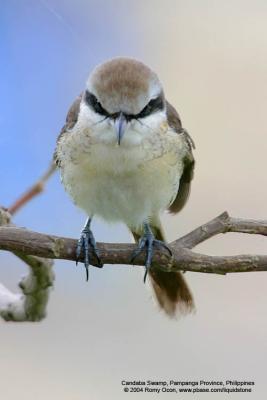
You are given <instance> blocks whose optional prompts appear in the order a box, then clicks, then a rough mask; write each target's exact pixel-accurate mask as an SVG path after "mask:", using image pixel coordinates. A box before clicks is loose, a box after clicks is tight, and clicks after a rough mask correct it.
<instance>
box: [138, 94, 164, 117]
mask: <svg viewBox="0 0 267 400" xmlns="http://www.w3.org/2000/svg"><path fill="white" fill-rule="evenodd" d="M163 107H164V101H163V96H162V95H159V96H158V97H156V98H155V99H151V100H150V102H149V103H148V104H147V105H146V106H145V108H143V110H142V111H141V112H140V113H139V114H138V115H137V116H136V118H144V117H147V116H148V115H150V114H152V113H154V112H156V111H158V110H162V109H163Z"/></svg>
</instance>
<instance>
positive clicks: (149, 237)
mask: <svg viewBox="0 0 267 400" xmlns="http://www.w3.org/2000/svg"><path fill="white" fill-rule="evenodd" d="M143 226H144V233H143V235H142V236H141V238H140V239H139V243H138V246H137V248H136V249H135V250H134V252H133V254H132V257H131V262H133V261H134V259H135V258H136V257H137V256H138V255H139V254H140V253H141V252H142V251H143V250H144V249H146V261H145V269H146V270H145V275H144V282H145V281H146V277H147V273H148V271H149V269H150V267H151V262H152V258H153V252H154V247H163V248H164V249H165V250H167V251H168V252H169V254H170V256H172V251H171V249H170V248H169V247H168V246H167V245H166V243H164V242H162V241H161V240H157V239H155V236H154V235H153V232H152V230H151V228H150V226H149V224H148V223H147V222H144V224H143Z"/></svg>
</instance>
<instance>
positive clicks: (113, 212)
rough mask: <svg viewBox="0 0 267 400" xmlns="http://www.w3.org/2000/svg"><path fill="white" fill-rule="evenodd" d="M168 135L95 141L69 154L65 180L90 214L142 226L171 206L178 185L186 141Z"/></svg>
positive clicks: (68, 189) (65, 166)
mask: <svg viewBox="0 0 267 400" xmlns="http://www.w3.org/2000/svg"><path fill="white" fill-rule="evenodd" d="M176 138H177V134H176ZM176 140H177V139H176ZM164 141H166V140H163V141H161V140H159V141H158V143H157V145H155V143H154V142H150V143H149V141H148V142H146V143H144V144H143V145H142V146H137V147H133V148H123V147H122V146H108V145H105V144H99V143H97V144H93V145H91V146H90V147H88V148H89V150H88V148H86V149H85V150H84V151H83V152H80V154H79V157H74V158H73V157H72V158H71V157H70V156H69V157H68V161H67V160H66V157H65V160H64V161H63V162H62V169H61V176H62V181H63V184H64V186H65V188H66V190H67V192H68V193H69V194H70V196H71V197H72V198H73V200H74V202H75V203H76V204H77V205H78V206H79V207H80V208H82V209H83V210H85V211H86V213H87V214H88V215H98V216H100V217H102V218H103V219H105V220H107V221H123V222H124V223H126V224H127V225H129V226H139V225H140V224H141V223H142V222H143V221H144V220H146V219H147V218H148V217H151V216H154V215H158V214H159V213H160V211H162V210H164V209H165V208H167V206H168V205H169V204H170V203H171V202H172V200H173V199H174V197H175V196H176V194H177V191H178V187H179V179H180V176H181V174H182V170H183V161H182V160H183V154H182V153H183V147H182V146H181V148H179V146H177V143H176V146H173V144H172V145H171V144H170V143H169V144H168V145H167V144H166V143H164ZM76 153H77V151H76ZM70 155H71V153H70Z"/></svg>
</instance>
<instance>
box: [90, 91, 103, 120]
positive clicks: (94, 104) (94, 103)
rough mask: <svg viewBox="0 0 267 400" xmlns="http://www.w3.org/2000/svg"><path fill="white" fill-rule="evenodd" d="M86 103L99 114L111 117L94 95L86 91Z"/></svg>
mask: <svg viewBox="0 0 267 400" xmlns="http://www.w3.org/2000/svg"><path fill="white" fill-rule="evenodd" d="M85 101H86V103H87V104H88V105H89V106H90V107H91V108H92V109H93V110H94V111H95V112H96V113H97V114H100V115H104V116H105V117H108V116H109V113H108V112H107V111H106V110H105V109H104V108H103V107H102V105H101V103H100V102H99V101H98V100H97V98H96V96H95V95H94V94H93V93H90V92H88V91H86V93H85Z"/></svg>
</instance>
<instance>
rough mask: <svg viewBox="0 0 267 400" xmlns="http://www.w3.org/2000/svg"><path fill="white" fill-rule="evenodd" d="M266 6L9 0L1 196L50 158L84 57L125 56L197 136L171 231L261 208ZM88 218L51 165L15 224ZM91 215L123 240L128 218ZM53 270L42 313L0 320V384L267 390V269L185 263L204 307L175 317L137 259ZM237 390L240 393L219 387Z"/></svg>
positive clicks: (72, 223) (13, 394)
mask: <svg viewBox="0 0 267 400" xmlns="http://www.w3.org/2000/svg"><path fill="white" fill-rule="evenodd" d="M266 18H267V3H266V1H264V0H254V1H253V2H252V1H248V0H233V1H227V2H221V1H219V0H203V1H201V2H197V1H191V0H189V1H185V0H165V1H160V0H153V1H152V0H144V1H142V2H141V1H130V0H127V1H123V0H110V1H108V2H107V1H104V0H87V1H86V0H76V1H75V2H74V1H70V0H53V1H52V0H35V1H34V0H21V1H16V0H9V1H7V0H2V1H1V5H0V19H1V20H0V41H1V74H0V79H1V82H0V85H1V100H0V101H1V107H0V130H1V133H0V149H1V153H0V154H1V157H0V180H1V182H2V184H1V197H0V203H1V204H2V205H5V206H9V205H10V204H11V203H12V202H13V201H14V200H15V199H16V198H17V197H18V196H19V195H20V194H21V193H22V192H23V191H24V190H25V189H26V188H27V187H28V186H29V185H31V184H32V183H33V182H34V181H35V180H36V179H37V178H38V177H39V176H40V175H41V174H42V173H43V172H44V171H45V169H46V168H47V166H48V163H49V161H50V159H51V156H52V153H53V151H54V147H55V142H56V138H57V135H58V133H59V131H60V129H61V127H62V125H63V123H64V120H65V115H66V112H67V110H68V107H69V106H70V104H71V103H72V101H73V99H74V98H75V96H77V95H78V94H79V93H80V92H81V91H82V90H83V87H84V83H85V81H86V79H87V76H88V74H89V72H90V71H91V70H92V68H93V67H94V66H95V65H96V64H98V63H101V62H103V61H104V60H106V59H108V58H112V57H114V56H119V55H126V56H132V57H136V58H138V59H140V60H142V61H144V62H145V63H147V64H148V65H150V66H151V67H152V68H153V69H154V70H155V71H156V72H157V73H158V75H159V76H160V79H161V80H162V82H163V84H164V87H165V92H166V95H167V98H168V99H169V101H170V102H171V103H173V104H174V105H175V107H177V109H178V111H179V113H180V115H181V117H182V121H183V125H184V127H186V129H188V131H189V132H190V134H191V135H192V137H193V139H194V141H195V143H196V150H195V158H196V161H197V164H196V172H195V178H194V182H193V185H192V193H191V198H190V201H189V203H188V204H187V206H186V208H185V209H184V210H183V211H182V212H181V213H180V214H179V215H177V216H175V217H173V216H170V215H167V214H166V215H164V216H163V223H164V226H165V230H166V235H167V238H168V239H169V240H173V239H175V238H177V237H179V236H181V235H183V234H185V233H187V232H189V231H190V230H191V229H193V228H195V227H197V226H198V225H200V224H202V223H204V222H206V221H208V220H209V219H211V218H213V217H215V216H216V215H218V214H219V213H221V212H223V211H224V210H227V211H228V212H229V213H230V215H233V216H236V217H246V218H255V219H257V218H258V219H266V218H267V185H266V167H265V166H266V154H267V130H266V105H267V27H266ZM84 220H85V215H83V213H82V212H81V211H79V210H78V209H76V208H75V207H74V206H73V204H72V203H71V201H70V199H69V198H68V197H67V195H66V194H65V192H64V190H63V187H62V186H61V184H60V180H59V176H58V174H56V175H55V176H53V178H52V179H51V180H50V181H49V183H48V185H47V189H46V191H45V193H43V194H42V195H41V196H39V197H37V198H35V199H34V200H33V201H32V202H31V203H29V204H28V205H27V206H26V207H24V208H23V209H22V210H21V211H20V212H19V213H18V215H16V218H15V219H14V222H15V223H16V224H18V225H19V226H26V227H28V228H30V229H33V230H38V231H40V232H46V233H51V234H57V235H64V236H69V237H78V236H79V233H80V229H81V227H82V225H83V223H84ZM93 228H94V233H95V236H96V238H97V240H98V241H111V242H112V241H118V242H129V241H131V240H132V239H131V236H130V235H129V233H128V231H127V229H126V228H125V227H124V226H122V225H111V226H109V225H107V224H105V223H104V222H102V221H100V220H95V221H94V225H93ZM197 251H199V252H205V253H207V254H214V255H215V254H217V255H230V254H239V253H256V254H257V253H258V254H266V251H267V242H266V239H265V238H264V237H256V236H255V237H253V236H246V235H242V234H240V235H238V234H227V235H224V236H219V237H216V238H213V239H211V240H209V241H208V242H206V243H204V244H202V245H201V246H198V248H197ZM0 272H1V278H0V280H1V281H2V282H3V283H4V284H6V285H7V286H8V287H9V288H10V289H12V290H16V289H17V282H18V280H19V278H20V276H21V275H22V274H25V272H26V267H25V266H24V265H23V264H22V263H21V262H20V261H19V260H18V259H16V258H15V257H14V256H12V255H10V254H8V253H6V252H1V254H0ZM55 272H56V283H55V289H54V290H53V291H52V293H51V297H50V301H49V305H48V315H47V318H46V319H45V320H44V321H42V322H41V323H35V324H33V323H24V324H13V323H4V322H3V321H1V322H0V339H1V346H0V377H1V389H0V392H1V398H3V399H5V400H13V399H17V398H18V397H19V398H20V399H28V400H31V399H38V400H43V399H46V400H47V399H52V400H54V399H64V400H73V399H77V400H83V399H88V398H90V399H93V400H94V399H97V400H98V399H101V400H102V399H124V398H125V397H127V394H125V393H124V392H123V391H122V387H121V384H120V382H121V380H123V379H126V380H134V379H137V380H140V379H141V380H146V379H155V380H163V379H177V380H196V379H206V380H213V379H215V380H223V379H231V380H234V379H238V380H243V379H245V380H254V381H255V385H256V386H255V389H254V392H253V393H252V394H249V395H248V397H249V398H250V399H253V400H254V399H262V398H264V393H266V386H264V385H265V382H266V355H267V352H266V350H267V340H266V337H267V319H266V300H267V290H266V284H267V274H266V273H264V272H263V273H247V274H246V273H240V274H229V275H228V276H216V275H214V276H213V275H206V274H196V273H186V278H187V281H188V283H189V284H190V287H191V289H192V291H193V293H194V296H195V302H196V305H197V312H196V313H195V314H194V315H191V316H188V317H185V318H180V319H178V320H169V319H168V318H167V317H165V315H164V314H162V313H161V312H160V311H159V310H158V309H157V307H156V306H155V305H154V303H153V300H152V298H151V297H152V296H151V292H150V290H149V288H148V287H145V286H144V285H143V282H142V277H143V275H142V272H143V271H142V269H141V268H140V269H139V268H131V267H129V268H125V267H118V266H113V267H111V266H107V267H106V268H104V269H103V270H98V269H94V268H91V269H90V281H89V283H86V282H85V272H84V270H83V268H82V265H80V266H79V267H78V268H75V264H74V263H73V262H67V261H57V262H56V264H55ZM146 286H147V285H146ZM128 396H129V395H128ZM130 396H131V398H138V399H141V398H154V397H155V395H154V394H151V395H150V394H148V393H143V394H141V393H137V394H134V393H131V395H130ZM162 396H163V395H162ZM166 396H167V394H166ZM168 396H169V397H175V395H172V394H168ZM192 396H193V395H192ZM231 396H233V398H235V399H243V395H242V394H238V393H235V394H232V395H228V394H225V395H223V394H217V396H216V398H217V397H218V398H228V399H229V398H232V397H231ZM180 398H182V397H181V396H180ZM184 398H185V399H190V398H191V396H190V395H184ZM194 398H196V396H195V397H194Z"/></svg>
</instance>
